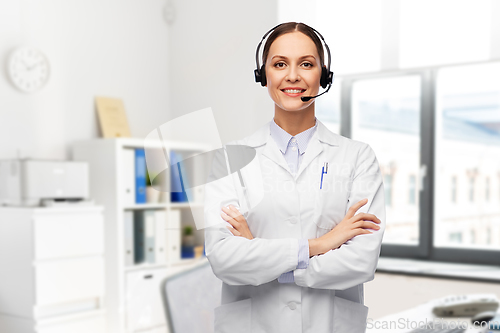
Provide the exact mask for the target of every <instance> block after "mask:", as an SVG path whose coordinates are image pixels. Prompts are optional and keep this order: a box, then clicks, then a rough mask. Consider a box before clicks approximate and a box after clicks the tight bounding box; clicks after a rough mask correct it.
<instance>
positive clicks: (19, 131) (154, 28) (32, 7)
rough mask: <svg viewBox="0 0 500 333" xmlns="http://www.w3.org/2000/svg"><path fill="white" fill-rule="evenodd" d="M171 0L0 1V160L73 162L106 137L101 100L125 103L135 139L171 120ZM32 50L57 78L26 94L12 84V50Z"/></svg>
mask: <svg viewBox="0 0 500 333" xmlns="http://www.w3.org/2000/svg"><path fill="white" fill-rule="evenodd" d="M164 4H165V1H164V0H149V1H147V2H143V1H138V0H135V1H133V0H121V1H118V0H106V1H98V0H85V1H83V0H72V1H64V0H0V61H1V62H2V65H3V66H2V70H1V71H0V158H13V157H16V156H17V150H18V149H19V150H20V151H21V156H22V157H32V158H44V159H62V158H69V157H70V154H69V145H70V143H71V142H72V141H74V140H81V139H89V138H93V137H97V136H99V131H98V123H97V120H96V114H95V107H94V96H96V95H101V96H110V97H118V98H122V99H123V100H124V103H125V108H126V111H127V116H128V120H129V123H130V127H131V131H132V135H133V136H136V137H144V136H145V135H146V134H147V133H148V132H149V131H150V130H151V129H152V128H154V127H155V125H156V124H158V123H163V122H165V121H166V120H168V119H169V117H168V112H169V108H168V106H169V80H168V74H169V73H168V64H169V52H168V51H169V48H168V35H169V27H168V25H167V24H166V22H165V21H164V19H163V6H164ZM21 45H32V46H36V47H38V48H40V49H41V50H42V51H43V52H44V53H45V54H46V55H47V57H48V58H49V62H50V65H51V77H50V79H49V82H48V84H47V85H46V86H45V87H44V88H43V89H42V90H41V91H39V92H37V93H34V94H24V93H21V92H19V91H18V90H16V89H15V88H14V87H13V86H12V85H11V84H10V82H9V80H8V78H7V76H6V66H5V64H6V62H7V59H8V54H9V53H10V52H11V51H12V49H13V48H15V47H17V46H21Z"/></svg>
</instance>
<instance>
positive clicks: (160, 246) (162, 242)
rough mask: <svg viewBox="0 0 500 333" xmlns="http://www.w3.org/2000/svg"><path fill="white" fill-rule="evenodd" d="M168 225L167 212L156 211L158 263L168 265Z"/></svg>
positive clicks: (156, 256) (156, 255)
mask: <svg viewBox="0 0 500 333" xmlns="http://www.w3.org/2000/svg"><path fill="white" fill-rule="evenodd" d="M166 224H167V212H166V211H165V210H160V209H159V210H156V211H155V227H156V228H155V229H156V230H155V238H156V251H155V252H156V253H155V258H156V263H157V264H166V263H167V238H166V237H167V234H166V233H165V230H166Z"/></svg>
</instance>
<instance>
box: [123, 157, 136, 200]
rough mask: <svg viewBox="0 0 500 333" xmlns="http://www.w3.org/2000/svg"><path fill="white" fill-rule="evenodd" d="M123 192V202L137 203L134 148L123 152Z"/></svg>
mask: <svg viewBox="0 0 500 333" xmlns="http://www.w3.org/2000/svg"><path fill="white" fill-rule="evenodd" d="M121 164H122V167H123V178H122V180H121V181H122V182H121V183H122V193H123V204H124V205H125V206H130V205H134V204H135V151H134V149H123V154H122V163H121Z"/></svg>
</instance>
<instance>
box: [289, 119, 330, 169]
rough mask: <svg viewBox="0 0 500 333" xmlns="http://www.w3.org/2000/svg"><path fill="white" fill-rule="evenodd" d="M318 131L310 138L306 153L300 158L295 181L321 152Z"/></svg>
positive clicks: (321, 146) (321, 147)
mask: <svg viewBox="0 0 500 333" xmlns="http://www.w3.org/2000/svg"><path fill="white" fill-rule="evenodd" d="M318 127H319V125H318ZM318 130H319V128H317V129H316V131H315V132H314V134H313V136H312V137H311V140H310V141H309V144H308V146H307V148H306V152H305V153H304V155H303V156H302V162H300V166H299V171H298V172H297V175H296V176H295V179H298V178H299V177H300V174H301V173H302V171H304V170H305V168H307V166H308V165H309V164H310V163H311V162H312V161H313V160H314V159H315V158H316V156H318V155H319V154H321V152H322V151H323V145H322V144H321V142H320V141H319V140H318Z"/></svg>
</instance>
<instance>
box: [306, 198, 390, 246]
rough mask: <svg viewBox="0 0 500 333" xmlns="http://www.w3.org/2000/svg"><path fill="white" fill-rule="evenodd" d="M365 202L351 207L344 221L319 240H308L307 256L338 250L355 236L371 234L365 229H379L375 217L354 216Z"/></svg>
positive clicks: (366, 215) (377, 219)
mask: <svg viewBox="0 0 500 333" xmlns="http://www.w3.org/2000/svg"><path fill="white" fill-rule="evenodd" d="M367 202H368V199H363V200H361V201H359V202H357V203H356V204H354V205H352V206H351V208H349V210H348V211H347V214H346V215H345V217H344V219H343V220H342V221H341V222H340V223H339V224H338V225H336V226H335V227H334V228H333V229H332V230H330V231H329V232H328V233H326V234H325V235H323V236H321V237H319V238H316V239H312V240H309V249H310V250H309V252H310V253H309V255H310V256H314V255H316V254H323V253H326V252H328V251H330V250H334V249H337V248H339V247H340V246H341V245H342V244H344V243H345V242H347V241H348V240H350V239H351V238H353V237H355V236H357V235H363V234H371V233H373V232H371V231H369V230H367V229H375V230H378V229H380V227H379V226H378V224H377V223H380V222H381V221H380V220H379V218H378V217H376V216H375V215H373V214H368V213H361V214H357V215H354V214H355V213H356V212H357V211H358V209H360V208H361V207H363V206H364V205H366V203H367ZM371 221H373V222H371Z"/></svg>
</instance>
